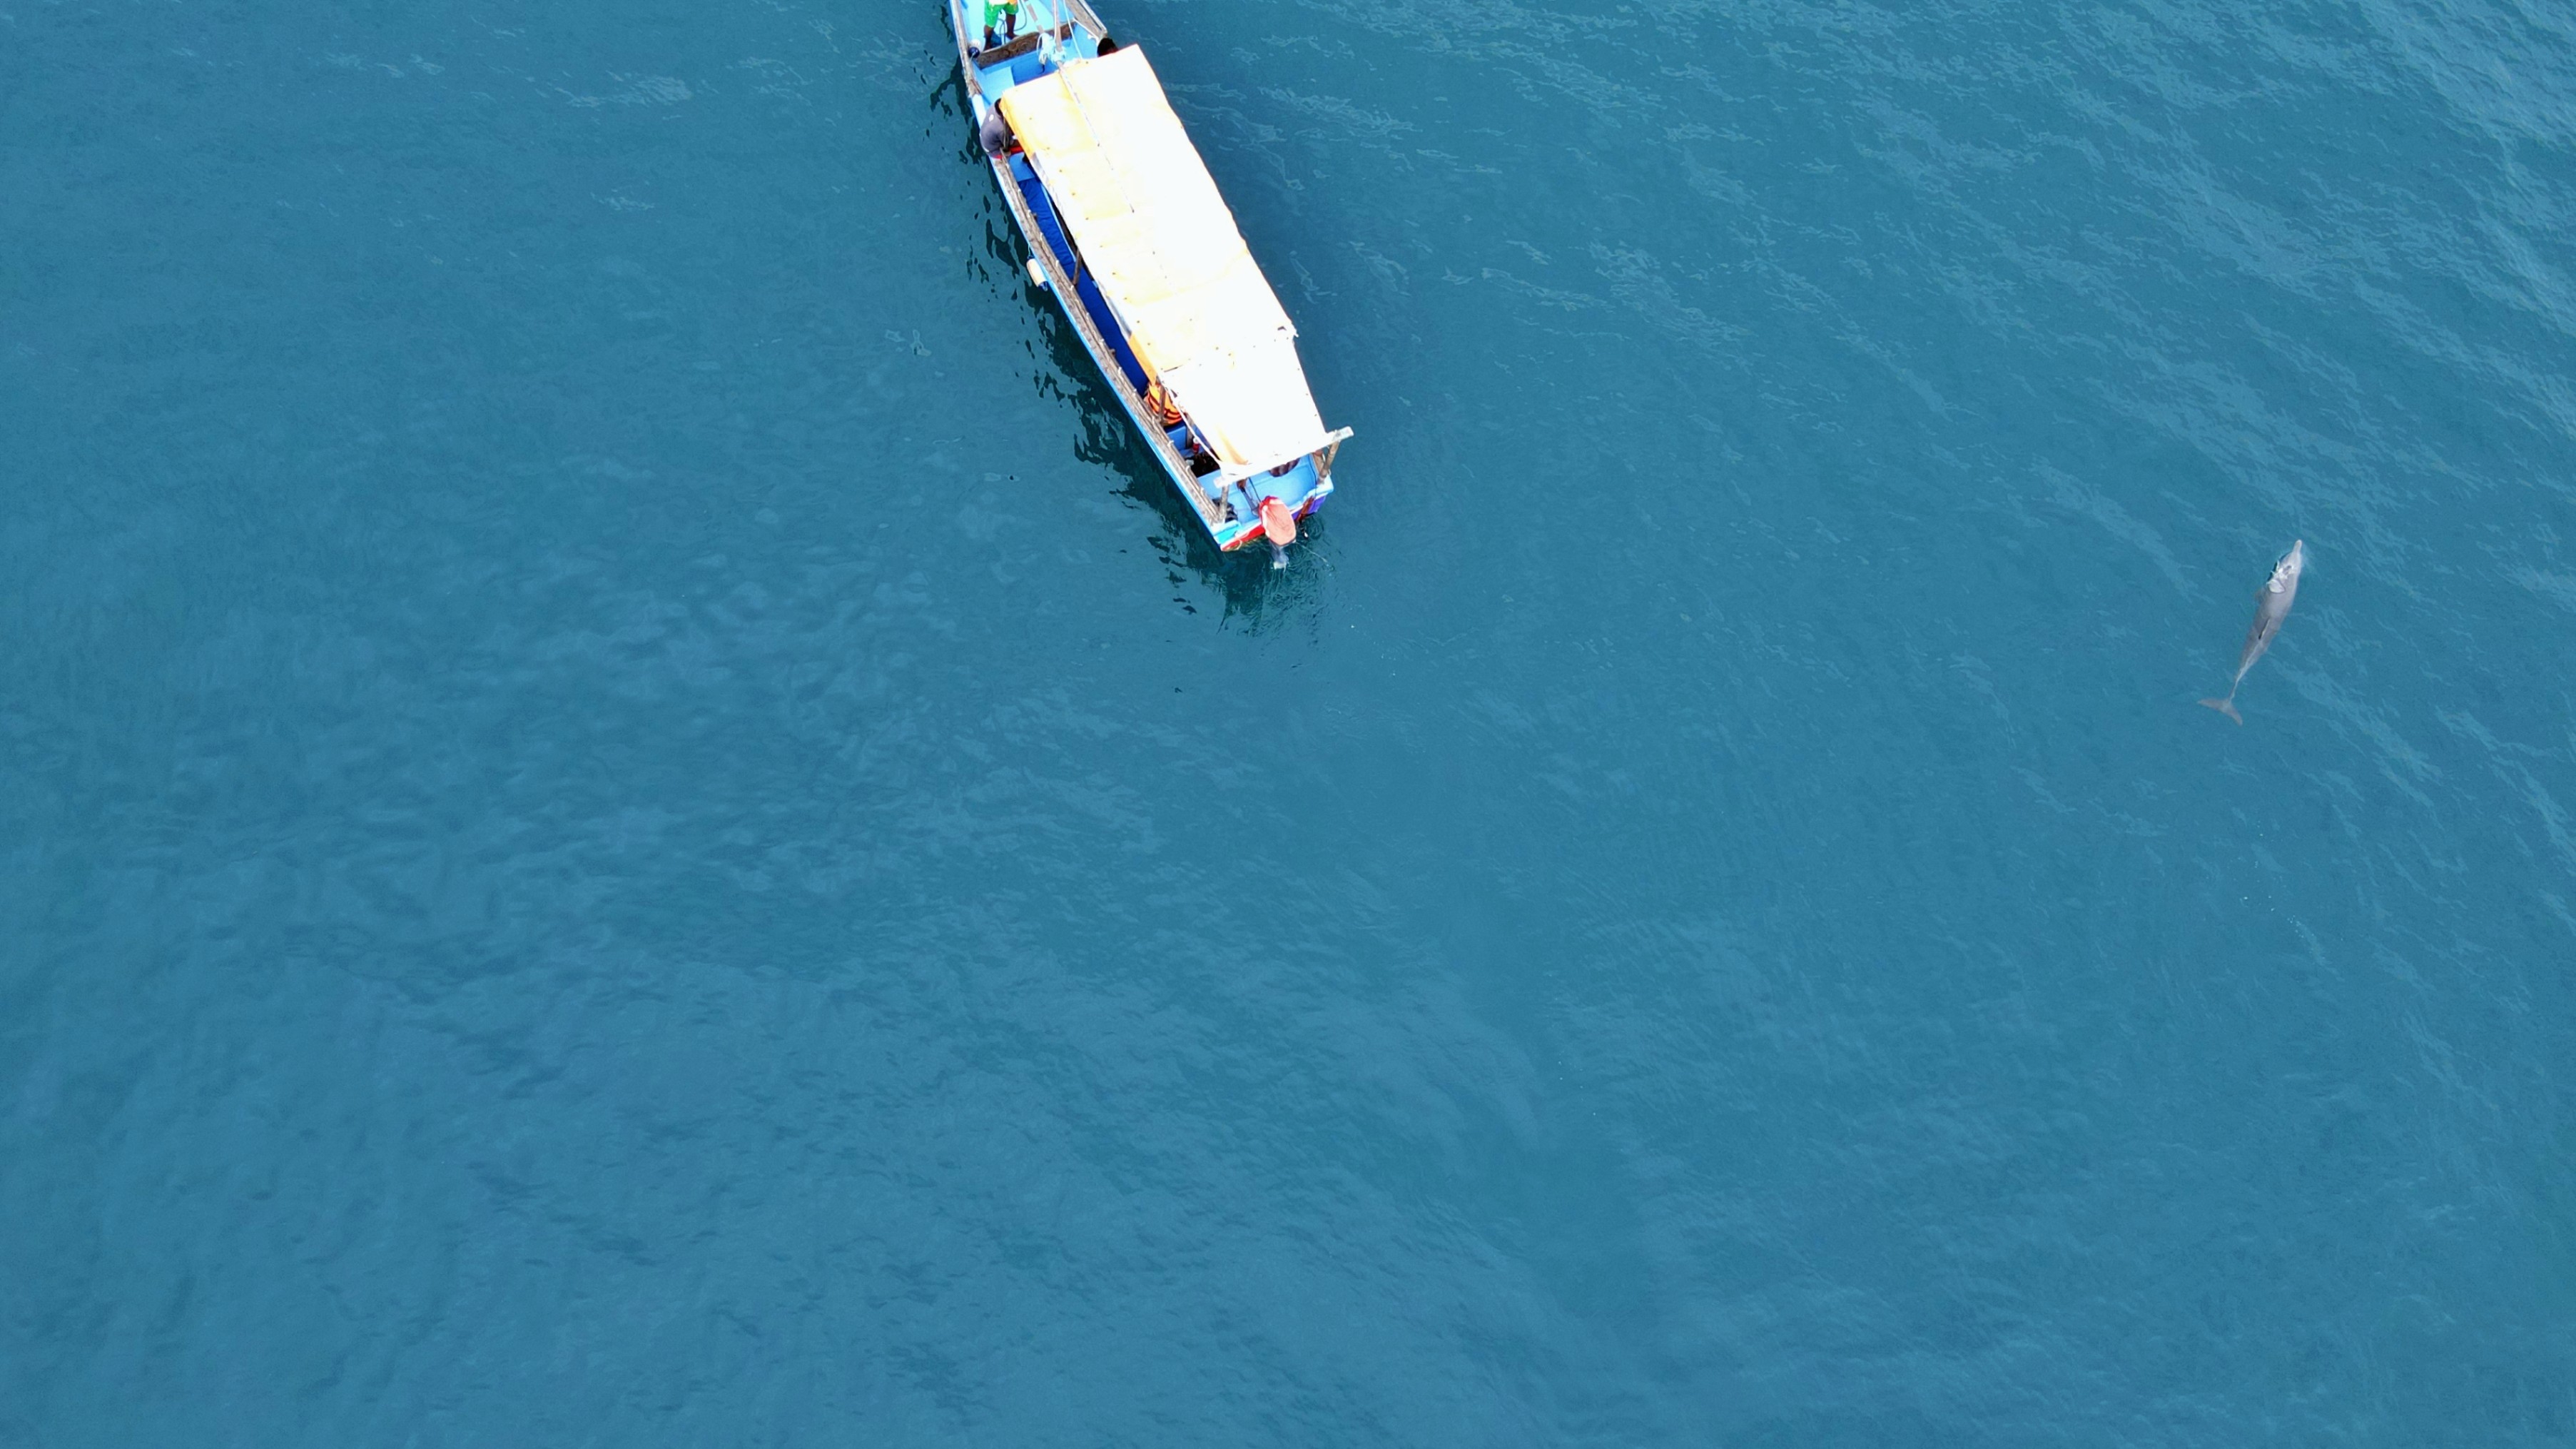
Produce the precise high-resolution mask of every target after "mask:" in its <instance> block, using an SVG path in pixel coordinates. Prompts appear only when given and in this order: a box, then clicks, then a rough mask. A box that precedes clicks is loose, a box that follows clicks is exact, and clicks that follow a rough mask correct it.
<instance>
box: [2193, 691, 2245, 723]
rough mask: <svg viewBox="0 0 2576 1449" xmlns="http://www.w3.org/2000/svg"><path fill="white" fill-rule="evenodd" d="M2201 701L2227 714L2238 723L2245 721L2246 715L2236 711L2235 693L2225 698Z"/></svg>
mask: <svg viewBox="0 0 2576 1449" xmlns="http://www.w3.org/2000/svg"><path fill="white" fill-rule="evenodd" d="M2201 703H2202V704H2203V705H2205V706H2207V707H2208V708H2210V709H2214V710H2216V711H2218V712H2219V713H2220V714H2223V715H2225V716H2227V717H2228V718H2229V719H2232V720H2234V721H2236V722H2237V723H2238V724H2243V723H2245V716H2243V715H2241V714H2238V713H2237V712H2236V696H2234V695H2229V696H2228V697H2227V698H2225V699H2204V700H2202V701H2201Z"/></svg>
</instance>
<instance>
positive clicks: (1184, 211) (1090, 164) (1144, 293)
mask: <svg viewBox="0 0 2576 1449" xmlns="http://www.w3.org/2000/svg"><path fill="white" fill-rule="evenodd" d="M1001 108H1002V114H1003V115H1004V117H1006V118H1007V119H1008V120H1009V121H1010V123H1011V130H1012V132H1013V133H1014V134H1015V135H1017V136H1018V137H1019V141H1020V145H1021V146H1022V147H1023V148H1025V149H1026V150H1027V152H1028V154H1029V159H1030V162H1031V163H1032V164H1033V165H1035V166H1036V167H1037V170H1038V177H1039V179H1040V180H1042V181H1044V182H1045V183H1046V188H1047V192H1048V194H1049V195H1050V196H1052V197H1053V198H1054V200H1055V206H1056V210H1057V212H1058V213H1059V214H1060V215H1061V216H1062V217H1063V218H1064V223H1065V228H1066V230H1068V231H1069V232H1071V233H1072V235H1073V244H1074V246H1075V248H1076V249H1078V250H1079V251H1080V252H1081V253H1082V260H1083V263H1084V265H1085V266H1086V267H1087V268H1089V270H1090V272H1091V274H1092V276H1093V278H1094V279H1095V280H1097V281H1098V282H1099V284H1100V290H1101V292H1102V293H1103V294H1104V295H1105V296H1107V297H1108V298H1109V301H1110V305H1111V306H1113V307H1114V308H1116V309H1117V312H1118V316H1119V318H1120V319H1121V320H1122V321H1124V322H1125V323H1126V325H1127V340H1128V343H1129V345H1130V346H1132V347H1133V348H1134V349H1135V351H1136V356H1137V358H1138V359H1139V360H1140V361H1142V362H1143V363H1144V364H1145V368H1146V370H1147V371H1148V372H1150V373H1152V374H1153V375H1154V376H1155V377H1156V378H1157V379H1159V380H1160V381H1161V382H1162V384H1163V387H1164V390H1165V391H1167V392H1168V393H1170V394H1171V397H1172V400H1173V402H1175V403H1177V404H1178V405H1179V406H1180V408H1181V410H1182V411H1183V412H1186V413H1187V414H1189V419H1190V423H1191V425H1192V426H1193V427H1195V428H1197V429H1198V431H1199V435H1200V436H1201V437H1203V438H1205V439H1206V440H1207V443H1208V446H1209V447H1210V448H1211V449H1213V450H1214V451H1215V453H1216V455H1217V459H1218V461H1219V462H1221V463H1223V464H1224V465H1225V469H1226V471H1227V472H1229V473H1234V474H1244V473H1250V472H1254V471H1258V470H1260V469H1263V468H1268V467H1272V466H1274V465H1276V464H1279V463H1284V462H1288V461H1290V460H1291V459H1294V458H1297V457H1300V456H1303V455H1304V454H1306V453H1309V452H1312V451H1314V450H1315V449H1317V448H1320V447H1322V446H1324V444H1325V443H1326V442H1327V441H1328V439H1327V437H1326V435H1325V432H1324V423H1323V418H1322V416H1321V415H1320V414H1318V413H1317V412H1316V410H1315V398H1314V394H1313V393H1312V392H1310V391H1308V389H1307V386H1306V372H1305V369H1304V368H1302V367H1300V366H1299V365H1298V362H1297V344H1296V336H1297V329H1296V328H1295V327H1293V326H1291V325H1290V324H1289V321H1288V314H1287V312H1286V311H1285V310H1284V309H1282V308H1281V307H1280V305H1279V298H1278V296H1277V295H1276V294H1275V293H1273V292H1272V291H1271V290H1270V283H1269V282H1268V281H1266V280H1264V279H1263V277H1262V275H1261V269H1260V267H1258V266H1256V265H1254V263H1253V260H1252V253H1251V251H1250V250H1249V249H1248V248H1246V247H1245V246H1244V244H1243V234H1242V233H1241V232H1239V231H1237V230H1236V229H1235V225H1234V213H1233V212H1231V211H1229V210H1228V209H1227V208H1226V204H1225V199H1224V198H1223V197H1221V196H1219V195H1218V194H1217V189H1216V182H1215V180H1214V179H1213V178H1211V177H1210V176H1209V175H1208V171H1207V165H1206V163H1205V162H1203V161H1201V160H1200V159H1199V153H1198V148H1197V147H1195V146H1192V145H1191V144H1190V138H1189V134H1188V133H1187V132H1185V131H1183V130H1182V129H1181V118H1180V117H1178V116H1176V115H1174V114H1172V107H1171V103H1170V102H1168V101H1166V100H1165V99H1164V98H1163V85H1162V82H1161V81H1160V80H1158V79H1156V78H1155V75H1154V69H1153V67H1152V66H1150V65H1148V64H1146V63H1145V56H1144V53H1143V52H1142V51H1139V50H1137V49H1135V48H1134V47H1132V46H1131V47H1128V48H1126V49H1124V50H1119V51H1115V52H1113V53H1111V54H1109V55H1106V56H1103V57H1101V58H1100V59H1098V60H1076V61H1071V62H1069V63H1067V64H1066V66H1065V67H1064V69H1062V70H1060V71H1057V72H1056V73H1055V74H1053V75H1049V76H1044V77H1041V78H1040V79H1037V80H1034V81H1029V82H1027V83H1025V84H1022V85H1017V86H1013V87H1012V88H1011V89H1010V90H1008V91H1005V92H1003V94H1002V98H1001Z"/></svg>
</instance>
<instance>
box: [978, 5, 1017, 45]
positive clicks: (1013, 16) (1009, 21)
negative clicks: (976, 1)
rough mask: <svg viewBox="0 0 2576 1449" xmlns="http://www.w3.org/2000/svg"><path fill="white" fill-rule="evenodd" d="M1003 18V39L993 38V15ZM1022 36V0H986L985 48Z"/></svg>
mask: <svg viewBox="0 0 2576 1449" xmlns="http://www.w3.org/2000/svg"><path fill="white" fill-rule="evenodd" d="M997 15H998V16H1000V17H1001V20H1002V32H1001V39H999V40H996V39H994V38H993V17H995V16H997ZM1019 38H1020V0H984V48H985V49H986V50H991V49H992V48H993V47H994V46H996V45H1001V44H1004V43H1006V42H1009V41H1013V40H1017V39H1019Z"/></svg>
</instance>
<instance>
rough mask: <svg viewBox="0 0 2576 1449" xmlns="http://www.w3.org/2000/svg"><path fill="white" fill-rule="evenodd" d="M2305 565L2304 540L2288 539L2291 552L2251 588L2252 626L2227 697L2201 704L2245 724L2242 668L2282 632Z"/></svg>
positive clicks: (2248, 664) (2282, 556) (2297, 591)
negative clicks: (2240, 705)
mask: <svg viewBox="0 0 2576 1449" xmlns="http://www.w3.org/2000/svg"><path fill="white" fill-rule="evenodd" d="M2307 566H2308V546H2307V541H2306V540H2304V539H2295V538H2294V539H2292V540H2290V551H2289V552H2288V553H2285V554H2283V555H2281V561H2280V562H2279V563H2276V564H2274V565H2272V577H2270V578H2268V579H2266V580H2264V581H2263V587H2261V588H2260V589H2257V590H2255V591H2254V627H2253V628H2251V629H2249V630H2247V631H2246V632H2245V655H2244V657H2243V658H2241V659H2238V660H2237V661H2236V678H2235V679H2234V680H2233V681H2232V682H2230V683H2229V684H2228V686H2227V697H2226V698H2225V699H2204V700H2202V701H2201V703H2202V704H2205V705H2208V706H2209V707H2210V708H2211V709H2214V710H2216V711H2218V712H2219V713H2220V714H2223V715H2225V716H2227V717H2228V718H2229V719H2232V720H2234V721H2236V722H2237V723H2238V724H2243V723H2245V716H2243V715H2241V714H2238V713H2237V712H2236V691H2237V690H2238V689H2239V688H2241V687H2242V686H2243V685H2244V683H2245V671H2246V670H2248V669H2251V668H2253V667H2254V661H2255V660H2257V659H2260V658H2262V657H2263V651H2264V650H2266V649H2269V648H2271V647H2272V640H2273V639H2274V638H2275V637H2276V636H2278V635H2279V634H2280V632H2281V621H2282V620H2284V619H2286V618H2288V617H2290V603H2291V601H2292V600H2294V599H2296V598H2298V597H2299V575H2300V574H2301V573H2302V572H2304V571H2305V570H2306V569H2307Z"/></svg>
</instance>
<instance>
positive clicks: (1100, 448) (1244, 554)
mask: <svg viewBox="0 0 2576 1449" xmlns="http://www.w3.org/2000/svg"><path fill="white" fill-rule="evenodd" d="M942 90H943V91H947V92H950V93H953V94H955V96H956V106H957V107H958V109H957V111H956V112H955V113H956V114H959V115H961V116H962V114H963V110H962V107H963V102H964V93H963V89H962V86H961V85H960V84H959V82H958V81H957V80H956V79H955V78H954V77H953V76H952V78H951V79H950V80H949V82H948V83H947V84H946V85H945V86H943V87H942ZM934 100H935V101H937V102H941V103H942V108H943V109H946V108H947V106H946V105H945V102H946V97H945V96H935V97H934ZM957 159H958V164H959V165H961V166H964V167H967V168H969V169H971V170H972V171H975V172H978V173H981V174H980V176H979V177H978V179H979V180H980V181H981V182H982V190H983V193H984V200H983V212H984V260H985V261H986V263H987V265H986V267H985V268H984V272H985V280H986V282H987V283H989V284H990V285H991V287H992V290H993V299H994V304H995V305H996V306H1019V307H1026V308H1028V309H1029V310H1030V311H1031V312H1033V313H1035V314H1036V316H1037V319H1038V333H1039V336H1041V337H1042V338H1044V339H1045V344H1046V356H1045V358H1044V359H1043V361H1044V363H1045V364H1046V365H1045V366H1041V367H1040V368H1038V369H1037V371H1036V372H1035V373H1034V374H1033V375H1032V377H1031V379H1030V381H1031V384H1032V385H1033V386H1034V387H1035V388H1036V389H1037V391H1038V393H1039V394H1040V395H1041V396H1044V397H1050V398H1060V399H1063V400H1064V401H1067V402H1070V403H1072V404H1073V408H1074V413H1075V416H1076V417H1078V418H1079V419H1080V420H1081V433H1080V436H1078V437H1077V438H1076V439H1075V440H1074V445H1073V454H1074V457H1075V458H1077V459H1078V460H1080V461H1082V462H1084V463H1089V464H1093V465H1095V466H1099V467H1104V468H1107V469H1109V470H1111V471H1112V472H1114V473H1116V474H1117V475H1118V476H1119V477H1120V478H1121V479H1122V480H1124V484H1125V486H1124V487H1122V488H1121V489H1120V490H1119V492H1120V493H1121V494H1122V495H1124V496H1125V497H1126V498H1128V499H1130V500H1131V501H1133V502H1135V503H1137V504H1139V505H1141V506H1142V507H1143V508H1145V509H1146V510H1147V511H1148V512H1150V513H1151V514H1152V515H1153V516H1154V519H1155V528H1154V531H1153V532H1152V533H1151V534H1149V535H1148V536H1147V538H1146V542H1147V543H1148V544H1150V545H1152V547H1153V549H1154V552H1155V553H1156V554H1157V555H1159V556H1160V557H1161V558H1162V560H1163V563H1164V566H1165V574H1166V576H1167V577H1168V578H1169V579H1170V580H1171V583H1172V586H1173V589H1174V590H1175V593H1174V595H1173V600H1172V601H1173V602H1174V603H1176V604H1179V605H1180V606H1181V607H1182V608H1183V609H1185V610H1187V611H1188V612H1190V613H1193V614H1195V613H1197V612H1199V606H1200V604H1201V603H1203V602H1205V596H1204V595H1201V596H1199V597H1198V598H1193V597H1192V596H1191V592H1190V590H1189V582H1190V579H1191V576H1193V575H1195V576H1196V577H1197V579H1198V580H1199V582H1201V583H1202V584H1204V585H1206V586H1207V588H1209V589H1212V590H1213V591H1214V592H1215V593H1216V594H1217V596H1218V597H1219V598H1220V599H1222V600H1223V612H1222V615H1221V617H1223V618H1226V619H1237V618H1239V619H1242V620H1244V621H1245V622H1246V623H1247V624H1249V625H1250V626H1251V627H1253V628H1256V629H1258V628H1262V627H1264V626H1265V625H1271V624H1279V623H1285V622H1289V621H1291V620H1293V619H1295V618H1298V617H1303V616H1304V615H1306V614H1307V613H1308V612H1309V611H1308V609H1307V607H1306V606H1307V605H1308V604H1309V602H1310V601H1312V600H1313V599H1314V598H1315V597H1316V590H1317V588H1318V587H1319V583H1320V580H1321V578H1322V577H1323V576H1324V575H1325V574H1327V573H1328V572H1329V571H1330V563H1329V561H1328V559H1327V557H1326V556H1325V554H1324V553H1323V551H1322V547H1321V545H1322V542H1323V540H1322V539H1321V537H1320V536H1319V535H1318V534H1317V533H1316V531H1315V525H1314V523H1313V521H1312V520H1309V521H1308V522H1307V523H1305V524H1303V525H1301V530H1302V531H1303V532H1304V533H1305V534H1306V538H1305V539H1304V541H1302V542H1300V543H1299V544H1298V545H1297V546H1296V548H1295V549H1293V550H1291V552H1290V555H1289V566H1288V567H1286V568H1284V569H1281V568H1273V567H1272V566H1271V553H1270V549H1269V548H1268V547H1267V546H1266V545H1261V544H1255V545H1252V546H1250V547H1247V548H1244V549H1240V550H1238V551H1236V552H1234V553H1227V552H1225V551H1224V550H1223V549H1220V548H1218V547H1217V546H1216V543H1215V542H1214V541H1213V540H1212V539H1210V538H1209V537H1208V536H1207V530H1206V528H1205V527H1203V526H1202V525H1201V524H1200V522H1199V519H1198V515H1197V514H1196V513H1195V512H1193V511H1192V510H1191V508H1190V506H1189V505H1188V504H1187V503H1185V502H1183V501H1182V499H1181V496H1180V490H1179V489H1178V488H1176V487H1174V486H1173V483H1172V480H1171V479H1170V478H1169V477H1167V476H1165V474H1164V472H1163V466H1162V464H1161V463H1160V462H1159V461H1158V460H1157V459H1156V458H1155V456H1154V452H1153V450H1152V449H1151V448H1148V447H1147V446H1146V445H1145V440H1144V439H1142V438H1140V437H1138V436H1137V435H1136V425H1135V424H1134V423H1133V422H1132V421H1130V420H1129V419H1128V416H1127V410H1126V409H1125V408H1124V407H1122V406H1121V405H1120V404H1119V401H1118V395H1117V394H1116V393H1114V392H1112V391H1110V389H1109V384H1108V383H1107V382H1105V381H1103V380H1102V379H1101V376H1100V370H1099V368H1098V366H1097V365H1096V364H1094V363H1093V361H1092V359H1091V354H1090V353H1089V352H1088V351H1086V350H1085V349H1084V347H1083V345H1082V337H1081V334H1080V333H1078V332H1076V331H1075V330H1074V327H1073V324H1072V323H1071V322H1069V321H1067V320H1066V319H1065V315H1064V311H1063V309H1062V308H1061V307H1059V306H1058V305H1057V304H1056V300H1055V298H1053V297H1052V296H1049V295H1048V294H1047V293H1045V292H1043V291H1040V290H1039V289H1038V287H1037V285H1036V284H1035V283H1033V282H1031V281H1030V280H1029V271H1028V267H1029V252H1028V249H1027V247H1026V246H1025V245H1024V244H1023V242H1022V241H1021V239H1020V234H1019V229H1018V228H1017V227H1015V226H1013V225H1012V224H1011V222H1010V219H1009V212H1008V211H1007V210H1006V209H1005V208H1004V206H1003V204H1002V201H1001V198H1000V197H999V196H998V195H995V194H994V193H993V185H994V182H993V178H992V172H991V171H990V169H989V168H987V166H986V165H985V161H984V154H983V152H982V151H981V150H980V149H978V148H977V147H976V145H975V143H974V140H973V138H971V137H969V138H968V139H967V140H966V141H965V142H964V143H963V144H961V145H960V146H959V147H958V151H957Z"/></svg>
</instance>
